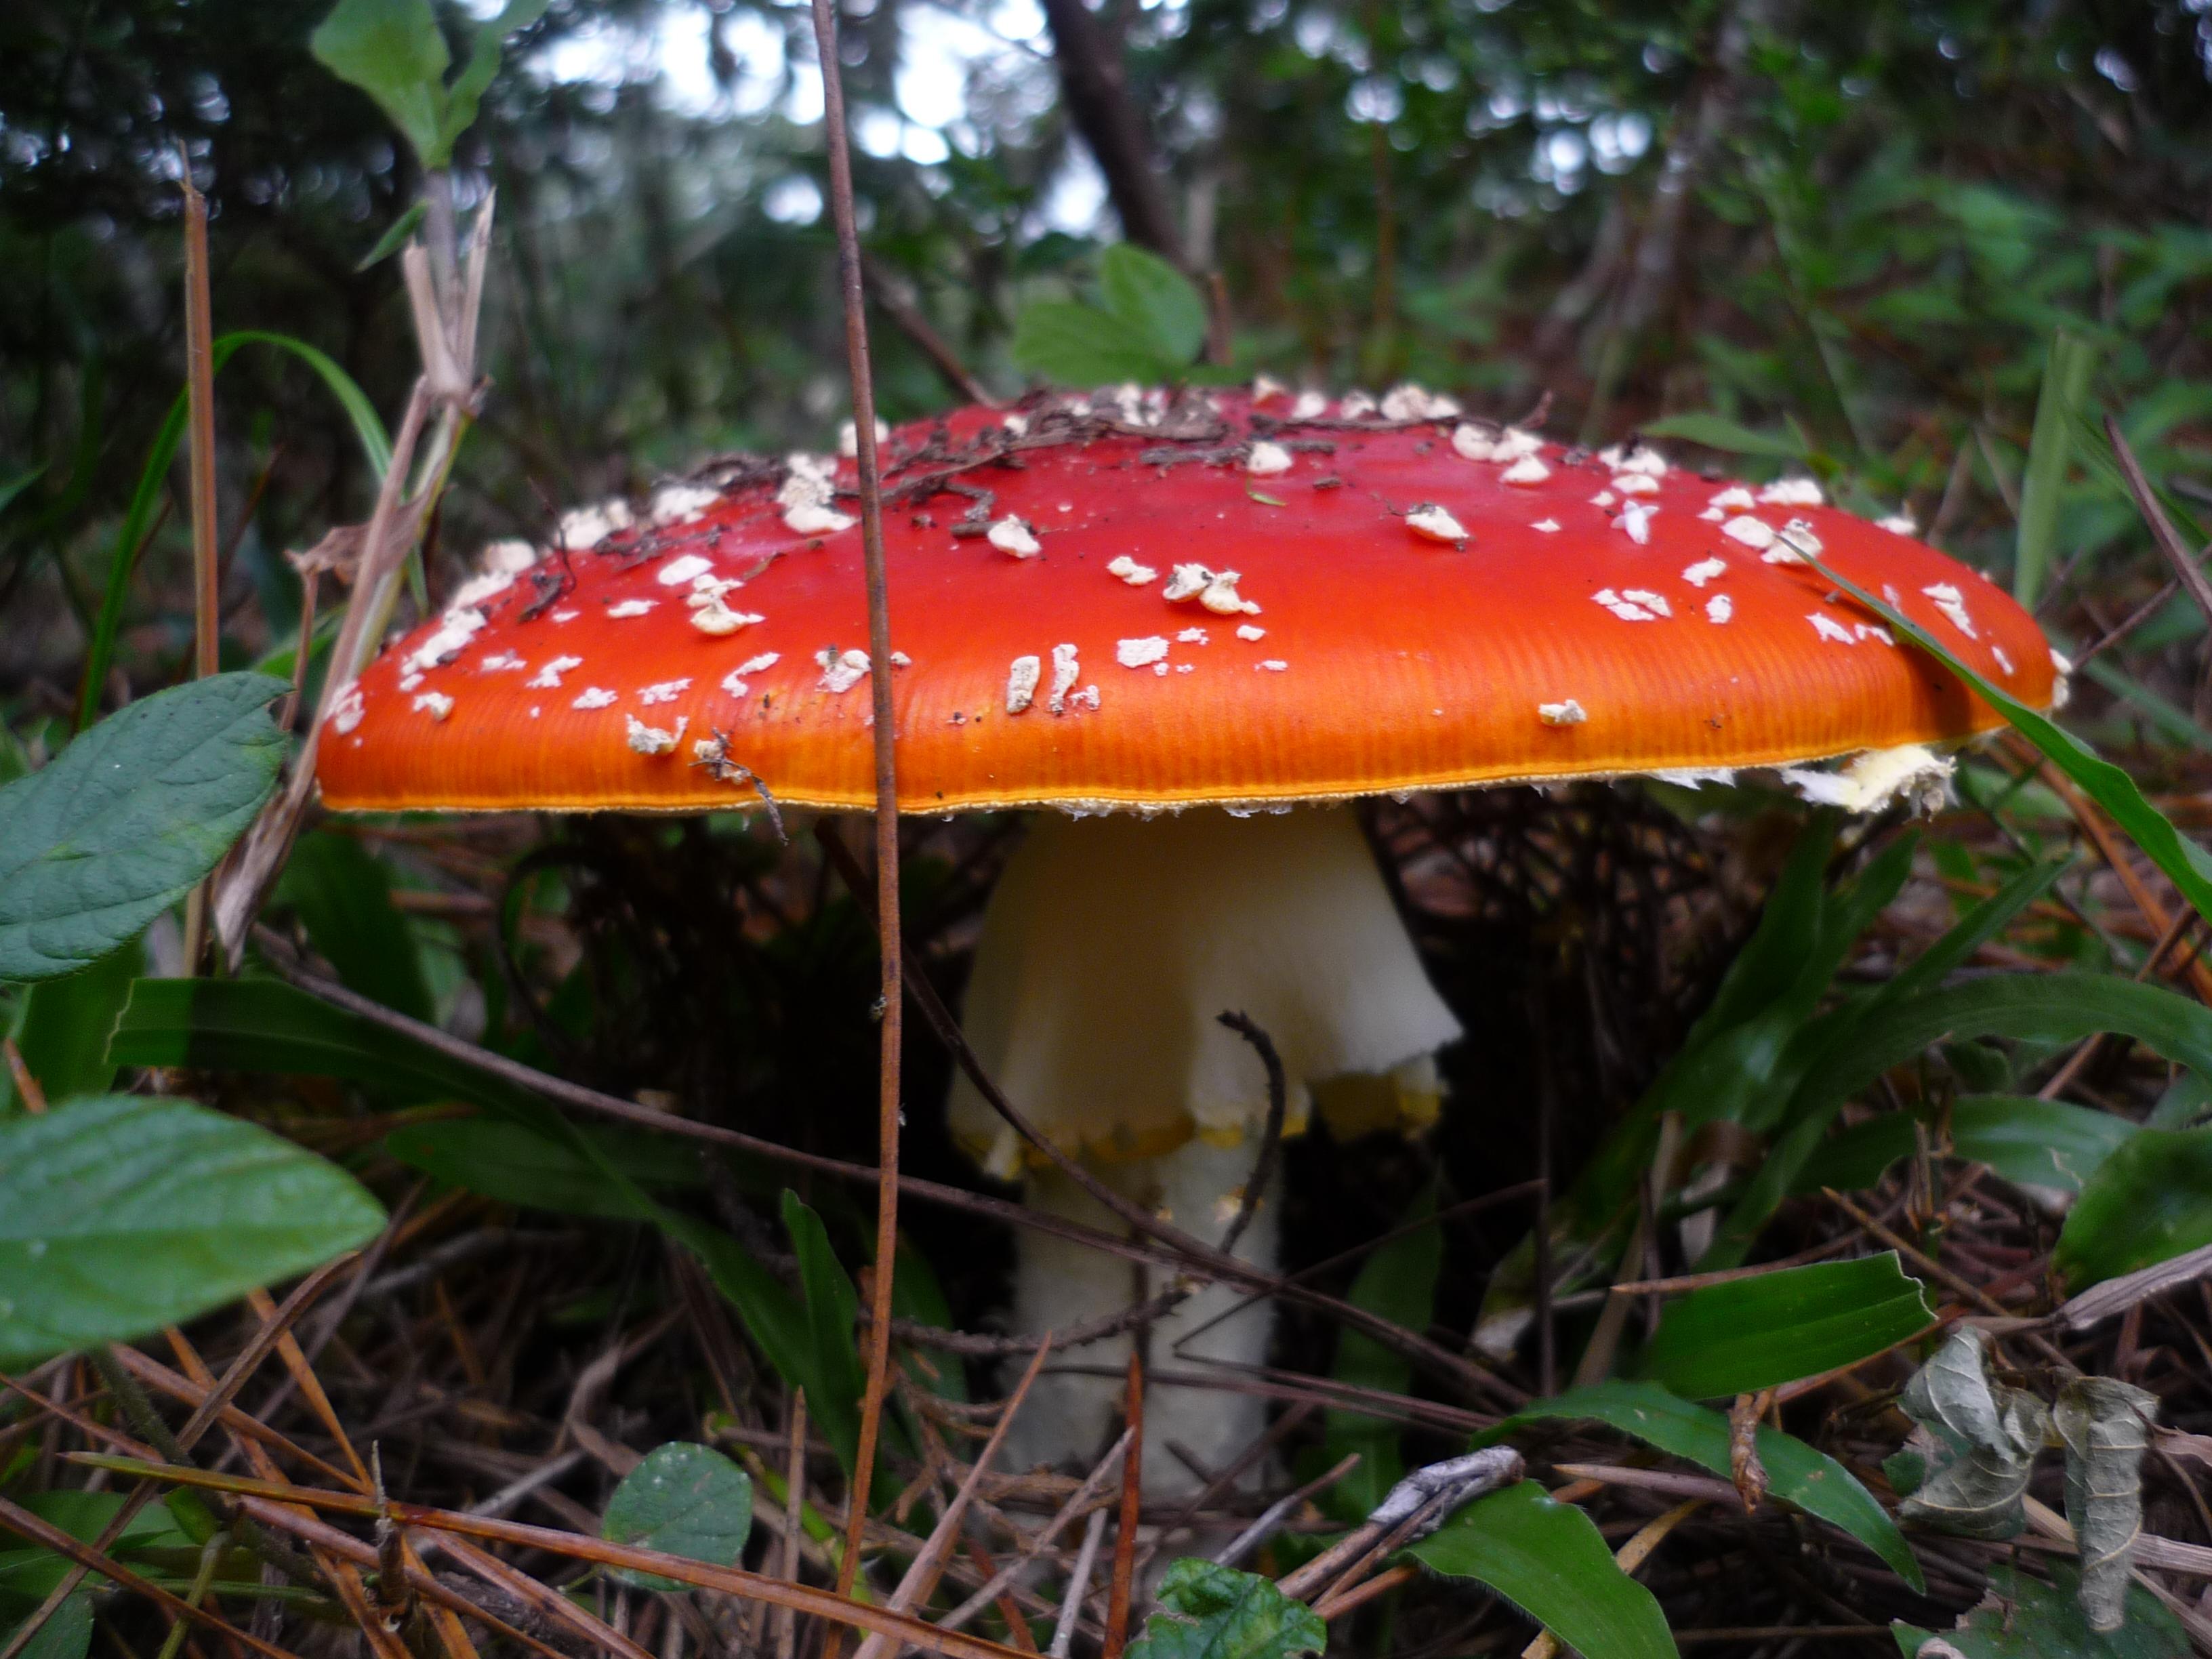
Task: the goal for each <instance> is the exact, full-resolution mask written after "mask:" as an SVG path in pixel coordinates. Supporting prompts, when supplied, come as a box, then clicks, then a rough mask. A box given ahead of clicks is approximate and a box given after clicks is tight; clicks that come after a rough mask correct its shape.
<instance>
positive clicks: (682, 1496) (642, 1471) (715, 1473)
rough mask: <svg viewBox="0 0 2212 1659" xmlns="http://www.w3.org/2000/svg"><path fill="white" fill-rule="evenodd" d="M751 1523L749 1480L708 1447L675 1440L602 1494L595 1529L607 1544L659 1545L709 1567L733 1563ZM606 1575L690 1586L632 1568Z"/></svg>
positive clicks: (645, 1585) (648, 1585)
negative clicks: (608, 1495)
mask: <svg viewBox="0 0 2212 1659" xmlns="http://www.w3.org/2000/svg"><path fill="white" fill-rule="evenodd" d="M752 1527H753V1483H752V1480H751V1478H750V1476H748V1475H747V1474H745V1472H744V1470H743V1469H741V1468H738V1466H737V1465H736V1464H734V1463H732V1462H730V1460H729V1459H728V1458H726V1457H725V1456H723V1455H722V1454H721V1453H720V1452H718V1451H716V1450H715V1449H714V1448H713V1447H711V1446H701V1445H695V1444H693V1443H691V1442H690V1441H685V1440H672V1441H670V1442H669V1443H667V1444H666V1445H665V1446H656V1447H654V1448H653V1449H652V1450H651V1451H649V1452H647V1454H646V1455H645V1458H644V1460H643V1461H642V1462H640V1463H639V1464H638V1466H637V1467H636V1468H634V1469H632V1470H631V1471H630V1472H629V1474H626V1475H624V1476H623V1479H622V1484H621V1485H620V1486H617V1487H616V1488H615V1490H614V1496H613V1497H611V1498H608V1499H607V1512H606V1515H605V1517H604V1518H603V1519H602V1520H601V1522H600V1523H599V1536H600V1537H602V1538H604V1539H605V1540H606V1541H608V1542H609V1543H611V1544H628V1545H630V1546H632V1547H635V1548H638V1549H647V1550H659V1551H660V1552H661V1553H663V1554H665V1555H679V1556H682V1557H683V1558H684V1559H685V1560H686V1561H701V1562H704V1563H705V1564H706V1565H708V1566H714V1567H734V1566H735V1565H738V1559H739V1558H741V1557H742V1556H743V1555H744V1551H745V1540H746V1539H747V1538H748V1537H749V1536H750V1534H751V1533H752ZM608 1571H609V1573H610V1575H611V1577H615V1578H617V1579H619V1580H621V1581H622V1582H623V1583H625V1584H629V1585H633V1586H635V1588H637V1589H653V1590H684V1589H690V1585H688V1584H685V1583H682V1582H681V1581H680V1580H678V1579H674V1578H664V1577H661V1576H660V1575H659V1573H653V1572H641V1571H637V1570H636V1569H635V1568H634V1567H611V1568H610V1569H608Z"/></svg>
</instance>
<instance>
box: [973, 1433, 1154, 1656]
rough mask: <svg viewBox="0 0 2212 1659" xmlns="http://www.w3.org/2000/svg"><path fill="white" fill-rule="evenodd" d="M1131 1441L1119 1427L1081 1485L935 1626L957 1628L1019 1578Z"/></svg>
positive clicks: (1079, 1509) (1092, 1495)
mask: <svg viewBox="0 0 2212 1659" xmlns="http://www.w3.org/2000/svg"><path fill="white" fill-rule="evenodd" d="M1133 1444H1134V1441H1133V1439H1132V1437H1131V1435H1130V1431H1128V1430H1127V1429H1124V1430H1122V1431H1121V1438H1120V1439H1119V1440H1116V1441H1115V1443H1113V1444H1112V1445H1111V1446H1109V1448H1107V1450H1106V1455H1105V1456H1103V1457H1102V1458H1100V1459H1099V1460H1098V1462H1097V1467H1096V1468H1093V1469H1092V1470H1091V1473H1090V1474H1087V1475H1085V1476H1084V1477H1083V1484H1082V1485H1081V1486H1078V1487H1077V1488H1076V1489H1075V1490H1074V1491H1073V1492H1071V1493H1069V1494H1068V1498H1067V1501H1066V1503H1064V1504H1061V1505H1060V1508H1059V1509H1058V1510H1054V1513H1053V1517H1052V1519H1051V1520H1049V1521H1048V1522H1045V1523H1044V1525H1043V1527H1042V1528H1040V1529H1039V1530H1038V1532H1037V1533H1036V1535H1035V1536H1033V1537H1032V1538H1030V1541H1029V1542H1028V1544H1027V1545H1026V1546H1025V1547H1024V1548H1023V1551H1022V1553H1020V1554H1019V1555H1018V1556H1016V1557H1015V1558H1014V1559H1012V1561H1009V1562H1008V1563H1006V1565H1005V1566H1003V1567H1001V1568H1000V1569H999V1571H997V1572H995V1573H994V1574H993V1575H992V1576H991V1581H990V1583H987V1584H985V1585H984V1586H983V1587H982V1589H979V1590H977V1591H976V1592H975V1594H974V1595H971V1596H969V1598H968V1599H967V1600H966V1601H963V1602H962V1603H961V1604H960V1605H959V1606H958V1607H955V1608H953V1610H952V1611H951V1613H947V1614H945V1617H944V1618H942V1619H940V1620H938V1625H937V1627H938V1628H939V1630H958V1629H959V1628H960V1627H961V1626H963V1625H964V1624H966V1623H967V1622H968V1621H969V1620H970V1619H973V1618H974V1617H975V1615H976V1614H977V1613H981V1611H982V1610H983V1609H984V1608H985V1607H987V1606H989V1605H990V1604H991V1602H992V1601H995V1600H996V1599H997V1598H998V1597H999V1596H1000V1594H1002V1593H1003V1592H1004V1591H1005V1590H1006V1589H1007V1588H1008V1587H1009V1586H1010V1585H1012V1583H1013V1582H1014V1580H1015V1579H1017V1578H1018V1577H1021V1575H1022V1570H1023V1569H1024V1568H1025V1567H1027V1566H1028V1565H1029V1564H1030V1562H1032V1561H1034V1560H1036V1559H1037V1557H1038V1556H1040V1555H1042V1554H1043V1553H1044V1552H1045V1551H1046V1550H1047V1549H1048V1548H1049V1547H1051V1544H1052V1541H1053V1540H1054V1539H1055V1538H1057V1537H1059V1536H1060V1533H1061V1532H1062V1531H1063V1530H1065V1529H1066V1526H1067V1523H1068V1522H1071V1521H1073V1520H1074V1519H1075V1517H1076V1516H1079V1515H1080V1514H1082V1513H1083V1510H1084V1508H1085V1505H1087V1504H1090V1503H1091V1502H1092V1501H1093V1500H1094V1499H1096V1498H1097V1496H1098V1494H1099V1493H1100V1492H1102V1491H1103V1490H1104V1489H1105V1486H1106V1477H1107V1476H1108V1475H1109V1474H1112V1473H1113V1472H1114V1465H1115V1462H1116V1461H1117V1460H1118V1459H1120V1458H1121V1457H1124V1456H1126V1455H1127V1454H1128V1450H1129V1448H1130V1447H1131V1446H1132V1445H1133ZM1105 1512H1106V1511H1105V1510H1103V1509H1100V1510H1095V1511H1093V1513H1095V1514H1098V1515H1103V1514H1105Z"/></svg>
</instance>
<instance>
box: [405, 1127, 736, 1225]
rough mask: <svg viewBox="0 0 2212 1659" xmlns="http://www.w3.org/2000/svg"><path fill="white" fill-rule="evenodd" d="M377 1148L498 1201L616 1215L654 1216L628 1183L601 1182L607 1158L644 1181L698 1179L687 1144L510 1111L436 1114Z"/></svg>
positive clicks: (663, 1184)
mask: <svg viewBox="0 0 2212 1659" xmlns="http://www.w3.org/2000/svg"><path fill="white" fill-rule="evenodd" d="M578 1139H581V1140H582V1141H584V1142H585V1143H586V1144H587V1146H588V1147H589V1151H588V1152H586V1151H581V1150H579V1148H578V1147H577V1146H576V1145H575V1142H576V1141H577V1140H578ZM384 1150H385V1151H386V1152H389V1153H390V1154H391V1155H392V1157H394V1158H398V1160H399V1161H400V1162H401V1163H402V1164H406V1165H407V1166H408V1167H409V1168H410V1169H414V1170H421V1171H422V1173H423V1174H425V1175H427V1176H431V1177H432V1178H434V1179H435V1180H438V1181H441V1182H445V1183H446V1184H447V1185H448V1186H453V1187H459V1188H463V1189H465V1191H468V1192H472V1193H480V1194H483V1196H484V1197H486V1198H489V1199H495V1200H498V1201H499V1202H501V1203H502V1204H513V1205H517V1206H521V1207H523V1208H525V1209H536V1210H550V1211H553V1212H556V1213H557V1214H562V1215H588V1216H601V1217H605V1218H608V1219H611V1220H617V1221H650V1220H653V1219H654V1218H655V1217H654V1215H653V1212H650V1211H647V1212H640V1211H639V1210H638V1209H637V1208H636V1207H635V1206H634V1205H633V1203H632V1202H631V1200H630V1198H629V1189H628V1188H627V1187H625V1186H618V1185H616V1184H614V1183H611V1182H609V1181H607V1179H606V1178H605V1176H604V1175H603V1174H602V1173H601V1171H602V1170H603V1169H604V1167H605V1165H607V1164H612V1165H614V1166H615V1167H616V1168H617V1169H618V1170H621V1171H622V1172H623V1174H624V1175H626V1176H629V1179H630V1180H631V1181H632V1182H635V1183H636V1184H637V1185H638V1186H640V1187H645V1188H656V1187H658V1188H689V1187H696V1186H698V1185H700V1184H701V1182H702V1181H703V1180H704V1179H705V1177H704V1175H703V1174H702V1170H701V1169H700V1167H699V1154H698V1153H697V1152H696V1151H695V1150H694V1149H693V1148H692V1147H691V1146H690V1145H688V1144H687V1143H685V1142H683V1141H679V1140H673V1139H667V1138H665V1137H663V1136H659V1135H654V1134H649V1133H643V1132H641V1131H639V1130H635V1129H623V1128H617V1127H613V1126H611V1125H602V1124H592V1125H590V1126H588V1127H587V1126H586V1125H583V1124H567V1125H563V1126H558V1127H551V1132H550V1133H549V1132H548V1129H547V1128H546V1127H537V1126H534V1125H532V1124H531V1123H526V1122H522V1121H517V1120H514V1119H509V1118H500V1117H462V1118H441V1119H438V1120H436V1121H432V1122H428V1123H411V1124H409V1125H408V1126H407V1127H404V1128H402V1129H395V1130H393V1131H392V1133H390V1134H388V1135H386V1136H385V1138H384Z"/></svg>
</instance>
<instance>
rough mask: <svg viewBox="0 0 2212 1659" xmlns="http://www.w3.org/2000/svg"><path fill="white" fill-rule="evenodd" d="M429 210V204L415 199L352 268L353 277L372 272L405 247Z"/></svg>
mask: <svg viewBox="0 0 2212 1659" xmlns="http://www.w3.org/2000/svg"><path fill="white" fill-rule="evenodd" d="M429 210H430V204H428V202H425V201H422V200H421V199H420V198H417V199H416V203H415V204H414V205H413V206H411V207H410V208H409V209H408V210H407V211H406V212H404V213H403V214H401V215H400V216H398V218H397V219H394V220H393V221H392V223H391V225H390V227H389V228H387V229H386V231H385V233H384V234H383V235H381V236H380V237H378V238H377V239H376V246H374V247H372V248H370V249H369V251H368V252H366V253H364V254H362V256H361V263H360V264H357V265H356V266H355V267H354V268H353V270H354V275H355V276H360V275H361V273H362V271H364V270H374V269H375V268H376V267H377V266H379V265H380V264H383V263H384V262H385V261H386V259H389V258H391V257H392V255H393V254H395V253H397V252H399V250H400V249H401V248H403V247H405V246H407V239H408V238H409V237H410V236H412V235H413V234H415V228H416V226H418V225H420V224H421V223H422V216H423V215H425V214H427V213H428V212H429Z"/></svg>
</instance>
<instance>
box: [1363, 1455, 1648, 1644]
mask: <svg viewBox="0 0 2212 1659" xmlns="http://www.w3.org/2000/svg"><path fill="white" fill-rule="evenodd" d="M1407 1554H1409V1555H1411V1556H1412V1557H1413V1559H1415V1560H1417V1561H1419V1563H1420V1564H1421V1565H1423V1566H1425V1567H1426V1568H1428V1569H1429V1571H1431V1572H1440V1573H1443V1574H1444V1575H1445V1576H1446V1577H1451V1578H1473V1579H1475V1580H1476V1581H1478V1582H1479V1583H1484V1584H1487V1585H1488V1586H1489V1587H1490V1588H1491V1589H1493V1590H1495V1591H1497V1592H1498V1595H1502V1596H1504V1598H1505V1599H1506V1600H1507V1601H1510V1602H1512V1603H1513V1605H1514V1606H1515V1607H1519V1608H1520V1609H1521V1611H1522V1612H1523V1613H1527V1614H1528V1616H1529V1617H1530V1618H1531V1619H1533V1620H1535V1621H1536V1622H1537V1623H1538V1624H1540V1625H1541V1626H1543V1627H1544V1628H1545V1629H1546V1630H1548V1631H1550V1632H1552V1634H1553V1635H1554V1636H1556V1637H1558V1638H1559V1640H1561V1641H1562V1642H1564V1643H1565V1644H1567V1645H1568V1646H1569V1647H1571V1648H1572V1649H1573V1650H1575V1651H1576V1652H1577V1653H1579V1654H1581V1655H1582V1656H1583V1659H1674V1655H1675V1654H1676V1651H1677V1650H1676V1648H1675V1646H1674V1637H1673V1636H1672V1635H1670V1634H1668V1630H1667V1616H1666V1614H1664V1613H1662V1612H1660V1610H1659V1603H1658V1602H1657V1601H1656V1600H1655V1599H1653V1596H1652V1595H1651V1592H1650V1590H1648V1589H1644V1586H1643V1585H1641V1584H1639V1583H1637V1582H1636V1581H1635V1580H1634V1579H1633V1578H1631V1577H1629V1576H1628V1575H1627V1574H1626V1573H1625V1572H1623V1571H1621V1570H1620V1566H1619V1565H1618V1564H1616V1563H1615V1562H1614V1560H1613V1552H1612V1551H1611V1550H1609V1549H1607V1547H1606V1543H1605V1540H1604V1539H1603V1538H1601V1537H1600V1536H1599V1535H1598V1530H1597V1528H1595V1526H1593V1525H1592V1524H1591V1523H1590V1518H1589V1516H1587V1515H1584V1514H1583V1512H1582V1511H1581V1510H1578V1509H1576V1508H1574V1507H1573V1506H1572V1505H1571V1504H1561V1503H1558V1502H1555V1501H1554V1500H1553V1498H1552V1496H1551V1494H1550V1493H1548V1492H1546V1491H1545V1490H1544V1489H1543V1488H1542V1487H1541V1486H1538V1485H1537V1484H1536V1483H1535V1482H1534V1481H1533V1480H1523V1481H1522V1482H1520V1483H1519V1484H1518V1485H1516V1486H1508V1487H1507V1488H1506V1489H1505V1490H1504V1491H1503V1492H1492V1493H1491V1494H1490V1495H1489V1496H1488V1497H1486V1498H1478V1499H1477V1500H1476V1501H1475V1502H1474V1503H1472V1504H1468V1506H1467V1507H1466V1508H1465V1509H1463V1510H1461V1511H1460V1512H1459V1513H1458V1514H1457V1515H1455V1516H1452V1518H1451V1519H1450V1520H1449V1521H1448V1522H1445V1523H1444V1524H1443V1526H1442V1527H1440V1528H1437V1530H1436V1531H1435V1532H1433V1533H1431V1534H1429V1535H1428V1536H1427V1537H1426V1538H1424V1539H1423V1540H1421V1541H1420V1542H1419V1543H1418V1544H1414V1545H1413V1546H1411V1547H1409V1548H1408V1549H1407Z"/></svg>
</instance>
